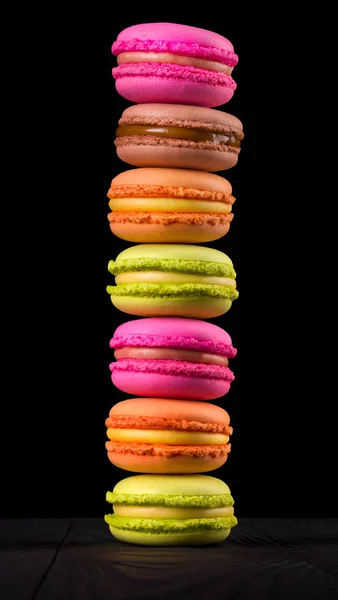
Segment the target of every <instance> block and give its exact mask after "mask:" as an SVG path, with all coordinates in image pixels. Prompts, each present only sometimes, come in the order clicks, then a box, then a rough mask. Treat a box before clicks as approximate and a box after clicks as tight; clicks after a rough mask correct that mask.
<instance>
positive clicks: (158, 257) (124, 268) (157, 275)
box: [107, 244, 238, 319]
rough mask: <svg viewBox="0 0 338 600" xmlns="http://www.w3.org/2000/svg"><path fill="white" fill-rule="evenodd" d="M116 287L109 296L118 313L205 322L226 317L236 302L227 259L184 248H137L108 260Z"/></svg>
mask: <svg viewBox="0 0 338 600" xmlns="http://www.w3.org/2000/svg"><path fill="white" fill-rule="evenodd" d="M108 270H109V272H110V273H111V274H112V275H115V283H116V285H115V286H111V285H109V286H108V287H107V292H108V293H109V294H110V296H111V300H112V302H113V304H114V306H116V308H118V309H119V310H121V311H122V312H125V313H128V314H132V315H139V316H144V317H161V316H174V317H192V318H200V319H209V318H213V317H217V316H220V315H222V314H224V313H225V312H227V311H228V310H229V309H230V307H231V305H232V302H233V300H235V299H236V298H237V297H238V291H237V289H236V281H235V279H236V272H235V270H234V267H233V264H232V261H231V260H230V258H229V257H228V256H227V255H226V254H224V253H223V252H220V251H219V250H215V249H214V248H208V247H204V246H193V245H188V244H140V245H138V246H133V247H131V248H127V250H124V251H123V252H121V253H120V254H119V255H118V257H117V258H116V260H115V261H113V260H111V261H110V262H109V264H108Z"/></svg>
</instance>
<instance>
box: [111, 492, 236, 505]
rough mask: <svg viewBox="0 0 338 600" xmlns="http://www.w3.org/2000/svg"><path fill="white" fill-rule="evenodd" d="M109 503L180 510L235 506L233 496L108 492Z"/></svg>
mask: <svg viewBox="0 0 338 600" xmlns="http://www.w3.org/2000/svg"><path fill="white" fill-rule="evenodd" d="M106 500H107V502H110V503H111V504H126V505H128V506H171V507H172V506H179V507H180V508H186V507H187V508H196V507H197V508H221V507H222V506H233V505H234V499H233V497H232V496H231V494H210V495H204V496H183V495H178V496H165V495H162V494H118V493H114V492H107V494H106Z"/></svg>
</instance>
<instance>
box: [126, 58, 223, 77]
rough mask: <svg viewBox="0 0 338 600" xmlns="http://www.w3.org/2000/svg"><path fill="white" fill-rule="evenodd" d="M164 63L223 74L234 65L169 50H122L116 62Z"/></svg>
mask: <svg viewBox="0 0 338 600" xmlns="http://www.w3.org/2000/svg"><path fill="white" fill-rule="evenodd" d="M143 62H146V63H165V64H175V65H184V66H186V67H196V68H197V69H207V70H208V71H218V72H220V73H224V74H225V75H229V76H230V75H231V73H232V71H233V69H234V67H231V66H229V65H226V64H224V63H220V62H217V61H213V60H207V59H205V58H194V57H193V56H180V55H179V54H171V53H170V52H122V53H121V54H119V55H118V57H117V64H118V65H124V64H126V63H143Z"/></svg>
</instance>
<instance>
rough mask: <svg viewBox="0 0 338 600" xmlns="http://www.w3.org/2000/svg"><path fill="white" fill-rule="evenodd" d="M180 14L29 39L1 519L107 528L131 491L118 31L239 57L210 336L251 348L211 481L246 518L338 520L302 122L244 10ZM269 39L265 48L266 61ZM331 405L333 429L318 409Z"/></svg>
mask: <svg viewBox="0 0 338 600" xmlns="http://www.w3.org/2000/svg"><path fill="white" fill-rule="evenodd" d="M171 6H172V8H170V7H166V8H165V9H162V10H161V9H157V10H153V9H151V8H150V7H149V9H147V8H146V7H142V11H141V9H139V10H136V9H135V8H133V10H129V9H128V10H127V9H125V8H123V7H122V10H121V12H120V14H119V15H117V14H116V9H114V7H113V5H112V6H111V7H110V8H106V9H105V10H102V11H101V12H100V10H99V9H93V8H91V10H90V11H88V12H85V11H82V12H81V13H79V14H77V15H76V18H75V19H74V18H72V19H71V18H70V16H69V15H67V14H65V15H62V16H61V19H60V21H58V25H56V24H55V22H53V18H52V16H50V17H49V19H48V23H47V24H46V25H47V26H46V28H45V29H44V34H43V35H44V40H43V43H42V42H40V40H39V41H38V40H37V39H33V40H32V46H34V44H35V45H36V46H35V48H34V51H33V50H32V51H31V52H30V53H29V57H28V56H27V57H26V58H27V59H28V58H29V60H30V61H31V62H32V63H33V62H34V61H35V63H36V64H38V68H37V69H36V71H35V73H34V75H35V78H34V76H33V75H32V74H30V79H29V78H28V75H27V82H26V84H23V85H22V90H23V93H24V94H25V95H26V99H27V102H28V98H29V99H30V101H31V104H30V106H29V108H28V109H27V107H26V113H25V114H26V118H27V120H28V127H29V129H30V133H29V143H27V137H25V138H24V139H23V140H21V144H22V141H23V144H22V145H21V146H20V147H21V148H22V153H21V155H20V157H19V159H20V160H19V162H18V165H20V166H18V168H17V170H16V173H15V174H14V177H15V179H14V180H13V183H14V184H15V188H16V194H17V195H18V198H20V204H21V209H20V210H21V215H22V218H20V219H18V220H16V224H17V225H16V227H17V228H16V232H15V237H14V246H17V247H20V256H19V258H18V262H17V264H16V269H15V277H16V284H15V285H16V294H15V295H16V304H15V308H14V311H15V317H14V320H15V322H16V324H18V332H17V335H15V336H14V335H12V346H8V348H7V357H9V358H11V359H12V362H13V364H14V365H15V366H14V370H13V373H11V387H10V388H8V389H7V391H6V392H5V396H4V397H5V399H6V402H7V404H8V405H10V408H12V409H13V417H12V420H11V421H10V423H9V427H8V432H6V431H4V432H3V433H4V435H5V434H6V433H8V434H9V438H10V442H9V445H8V446H7V448H6V452H5V453H4V455H3V458H4V465H3V466H4V475H6V474H7V475H8V483H7V484H4V486H3V493H2V504H3V510H2V513H3V516H12V517H29V516H36V517H42V516H51V517H53V516H56V517H61V516H84V517H85V516H100V515H103V514H104V513H105V511H106V510H107V507H108V505H106V503H105V493H106V490H108V489H109V490H111V489H112V488H113V486H114V485H115V483H117V481H119V480H120V479H121V478H123V477H125V476H128V475H129V473H126V472H124V471H120V470H119V469H117V468H116V467H114V466H113V465H112V464H111V463H110V462H109V461H108V459H107V457H106V452H105V448H104V444H105V440H106V437H105V424H104V423H105V418H106V416H107V415H108V413H109V410H110V408H111V406H112V405H113V404H114V403H115V402H117V401H120V400H123V399H125V398H126V397H127V396H126V395H125V394H123V393H122V392H119V390H117V389H115V388H114V386H113V385H112V383H111V381H110V372H109V368H108V365H109V362H110V361H111V360H112V351H111V350H110V349H109V340H110V338H111V337H112V334H113V332H114V330H115V328H116V327H117V326H118V325H119V324H121V323H122V322H124V321H125V320H127V319H128V320H129V319H132V318H137V317H133V316H128V315H125V314H123V313H119V312H118V311H117V310H116V309H115V308H114V307H113V306H112V304H111V302H110V299H109V296H108V294H107V293H106V291H105V287H106V285H108V284H111V283H112V277H111V276H110V274H109V273H108V271H107V264H108V261H109V260H110V259H111V258H115V257H116V256H117V254H118V253H119V252H121V251H122V250H123V249H125V248H126V247H128V245H129V244H128V243H127V242H124V241H122V240H119V239H117V238H116V237H114V236H113V235H112V234H111V233H110V230H109V226H108V221H107V213H108V205H107V202H108V199H107V197H106V193H107V191H108V188H109V185H110V181H111V179H112V178H113V177H114V176H116V175H117V174H118V173H119V172H121V171H123V170H125V169H128V168H131V167H129V166H128V165H126V164H124V163H122V162H121V161H120V160H119V159H118V158H117V156H116V154H115V150H114V144H113V140H114V133H115V129H116V126H117V121H118V119H119V117H120V115H121V113H122V111H123V110H124V109H125V108H126V107H127V106H129V104H130V103H128V101H126V100H124V99H123V98H121V97H120V96H119V95H118V94H117V92H116V91H115V86H114V80H113V78H112V75H111V69H112V67H113V66H115V64H116V59H115V58H114V57H113V56H112V54H111V52H110V48H111V44H112V42H113V41H114V40H115V39H116V37H117V35H118V33H119V32H120V31H121V30H122V29H123V28H125V27H128V26H130V25H133V24H137V23H140V22H151V21H172V22H180V23H185V24H189V25H195V26H197V27H203V28H206V29H211V30H214V31H217V32H218V33H219V34H221V35H225V36H226V37H228V38H229V39H230V40H231V41H232V43H233V44H234V47H235V51H236V52H237V53H238V55H239V64H238V65H237V67H236V68H235V70H234V78H235V80H236V82H237V84H238V87H237V90H236V92H235V95H234V97H233V99H232V100H231V101H230V102H229V103H228V104H227V105H224V106H222V107H220V110H226V111H227V112H230V113H232V114H234V115H235V116H237V117H238V118H239V119H241V121H242V122H243V125H244V132H245V139H244V142H243V144H242V151H241V154H240V158H239V162H238V164H237V166H236V167H234V168H233V169H231V170H229V171H227V172H223V173H220V174H222V175H223V176H225V177H226V178H227V179H229V181H230V182H231V184H232V186H233V193H234V195H235V197H236V198H237V201H236V203H235V205H234V214H235V217H234V221H233V223H232V226H231V228H230V232H229V234H228V235H227V236H226V237H224V238H223V239H221V240H219V241H217V242H214V243H212V244H210V245H212V246H213V247H216V248H218V249H220V250H222V251H224V252H226V253H227V254H228V255H229V256H230V258H231V259H232V261H233V263H234V266H235V269H236V271H237V283H238V289H239V292H240V296H239V299H238V300H237V301H236V302H234V304H233V306H232V308H231V310H230V311H229V312H228V313H227V314H225V315H224V316H223V317H221V318H218V319H214V320H213V322H215V323H216V324H218V325H220V326H222V327H223V328H224V329H226V330H227V331H228V332H229V334H230V335H231V337H232V340H233V343H234V345H235V346H236V347H237V348H238V355H237V357H236V358H235V359H233V361H232V364H231V367H232V369H233V371H234V373H235V376H236V380H235V382H234V383H233V384H232V387H231V391H230V393H229V394H228V395H227V396H226V397H224V398H223V399H220V401H217V402H216V403H219V404H221V405H222V406H224V408H225V409H226V410H228V412H229V414H230V417H231V423H232V425H233V427H234V435H233V438H232V452H231V454H230V456H229V459H228V461H227V463H226V465H225V466H224V467H223V468H222V469H219V470H217V471H215V472H214V473H211V474H213V475H215V476H217V477H220V478H221V479H224V480H225V481H226V482H227V483H228V484H229V486H230V488H231V491H232V493H233V496H234V497H235V501H236V513H237V514H238V515H239V516H250V517H253V516H280V517H283V516H334V515H335V514H336V506H337V502H336V499H335V496H334V494H333V491H332V488H331V481H332V476H331V477H330V476H328V475H327V467H328V465H329V463H330V450H329V446H327V451H326V450H325V442H327V440H328V433H327V432H326V427H327V426H328V424H329V421H330V416H329V413H328V412H327V411H326V409H325V400H326V399H327V396H326V393H324V390H322V391H321V390H320V388H319V384H318V380H319V379H320V377H319V373H318V369H319V367H318V365H316V355H317V353H318V351H319V347H320V342H319V340H318V339H316V340H313V339H311V337H308V338H306V339H305V337H304V336H303V328H302V325H301V321H302V319H303V318H304V312H305V313H306V312H307V311H308V310H309V303H310V304H311V302H312V301H313V300H312V299H311V300H310V299H309V293H308V291H307V289H306V290H305V292H304V294H303V288H302V285H303V281H302V272H301V270H300V269H299V268H298V267H299V265H302V264H303V260H302V258H303V257H302V250H301V248H302V241H301V237H302V232H303V230H302V228H301V227H300V228H299V229H298V231H297V232H296V234H295V232H294V228H293V227H292V223H291V221H292V220H293V219H295V218H296V211H297V205H296V203H295V204H294V206H293V207H292V211H291V210H290V208H289V207H288V206H287V207H286V206H285V197H286V195H287V193H288V192H289V184H288V186H286V184H285V179H286V177H287V175H288V173H290V172H291V173H292V169H294V168H295V164H293V163H292V158H291V156H289V155H288V157H287V160H286V154H285V148H283V147H281V138H282V139H284V137H283V136H285V135H287V139H288V141H290V137H289V136H290V133H289V131H288V130H285V129H284V123H283V120H282V116H283V115H285V111H287V110H289V111H291V110H292V108H290V102H291V100H290V96H289V95H288V94H286V95H285V96H284V95H283V93H281V90H280V86H279V85H277V86H276V70H277V72H278V69H280V68H281V64H282V65H284V69H285V58H284V57H283V60H282V61H281V62H280V63H279V65H278V64H277V66H276V63H277V62H278V60H279V59H280V47H279V42H278V41H275V43H274V40H272V39H271V38H269V39H267V37H266V36H267V33H266V30H265V28H264V27H263V26H262V25H261V24H260V19H259V18H257V15H256V20H255V21H252V26H251V23H250V17H249V16H248V15H247V18H246V19H245V21H244V20H243V19H242V15H241V9H240V7H238V9H236V8H233V9H230V8H229V7H227V18H226V19H224V18H220V16H219V14H218V13H216V12H215V11H210V14H209V13H208V14H206V13H205V11H203V10H199V9H198V7H196V8H195V9H194V11H193V13H192V14H191V15H189V18H188V19H183V18H182V17H183V15H182V13H181V11H180V9H179V7H175V6H174V5H171ZM59 16H60V15H59ZM257 37H258V38H259V37H260V48H263V47H265V49H266V47H268V48H269V51H268V52H265V54H264V56H263V54H262V52H261V51H260V49H258V50H257V41H256V42H255V40H257ZM253 48H254V49H255V51H253ZM46 65H47V66H46ZM40 67H41V68H40ZM283 72H285V71H283ZM295 162H297V159H296V160H295ZM296 168H297V169H299V168H300V167H299V166H298V165H297V167H296ZM297 173H299V171H298V170H297ZM297 173H296V174H297ZM296 185H297V183H295V186H296ZM295 194H296V191H295ZM298 200H299V202H300V201H301V199H300V197H299V199H298ZM298 207H299V203H298ZM24 209H25V211H24V212H23V210H24ZM16 210H18V208H17V207H16ZM298 251H299V252H300V257H299V260H298V261H297V260H296V257H295V254H296V252H298ZM291 253H292V261H293V264H295V266H294V267H292V268H291V267H290V264H291V263H290V260H291V259H290V254H291ZM297 258H298V257H297ZM297 277H298V279H297ZM296 279H297V281H296ZM311 285H312V282H311ZM311 294H312V292H311ZM311 294H310V298H311ZM305 321H306V323H305V325H304V329H307V328H308V326H309V325H310V326H311V327H312V326H313V313H312V311H311V310H310V315H309V318H308V316H307V314H306V317H305ZM13 340H14V341H13ZM9 390H10V391H9ZM319 393H321V395H320V396H319ZM318 400H319V402H320V411H318V410H317V409H314V408H313V402H316V401H317V402H318ZM323 428H324V429H325V435H321V437H320V432H322V431H323ZM332 439H333V438H332Z"/></svg>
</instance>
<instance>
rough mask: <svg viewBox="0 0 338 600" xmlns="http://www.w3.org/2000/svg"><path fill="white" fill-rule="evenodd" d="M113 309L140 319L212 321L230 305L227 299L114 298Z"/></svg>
mask: <svg viewBox="0 0 338 600" xmlns="http://www.w3.org/2000/svg"><path fill="white" fill-rule="evenodd" d="M111 301H112V303H113V305H114V306H115V308H117V309H118V310H120V311H121V312H124V313H127V314H129V315H136V316H140V317H188V318H194V319H213V318H214V317H220V316H221V315H223V314H224V313H226V312H227V311H228V310H229V309H230V308H231V305H232V300H230V299H229V298H212V297H210V298H203V297H198V298H197V297H196V298H194V297H189V298H174V297H171V298H165V297H162V298H140V297H136V296H114V295H111Z"/></svg>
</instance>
